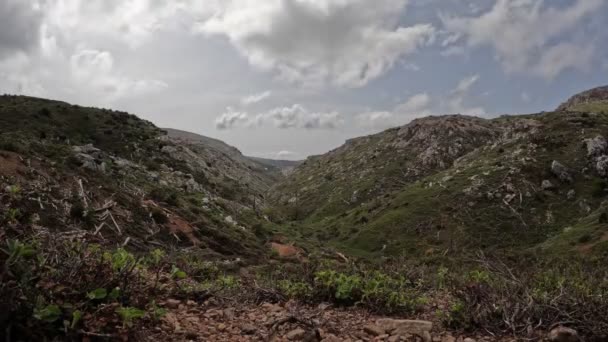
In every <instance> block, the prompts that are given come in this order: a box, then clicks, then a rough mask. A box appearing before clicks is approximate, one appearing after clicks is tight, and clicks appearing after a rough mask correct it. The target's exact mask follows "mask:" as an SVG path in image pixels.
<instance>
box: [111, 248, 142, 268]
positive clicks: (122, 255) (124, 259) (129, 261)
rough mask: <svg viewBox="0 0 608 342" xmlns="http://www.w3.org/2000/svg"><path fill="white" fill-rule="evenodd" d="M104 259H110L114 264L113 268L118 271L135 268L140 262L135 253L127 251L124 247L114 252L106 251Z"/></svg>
mask: <svg viewBox="0 0 608 342" xmlns="http://www.w3.org/2000/svg"><path fill="white" fill-rule="evenodd" d="M104 259H105V260H106V261H109V262H110V263H111V265H112V269H114V270H115V271H118V272H122V271H124V270H127V269H129V268H133V267H135V266H136V265H137V263H138V261H137V260H136V259H135V257H134V256H133V254H131V253H129V252H127V251H126V250H125V249H123V248H119V249H117V250H116V251H115V252H114V253H111V252H105V253H104Z"/></svg>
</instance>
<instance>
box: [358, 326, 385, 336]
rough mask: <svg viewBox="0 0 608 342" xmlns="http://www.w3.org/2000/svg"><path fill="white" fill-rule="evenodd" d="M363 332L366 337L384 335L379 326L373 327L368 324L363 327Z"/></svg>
mask: <svg viewBox="0 0 608 342" xmlns="http://www.w3.org/2000/svg"><path fill="white" fill-rule="evenodd" d="M363 331H365V333H367V334H368V335H372V336H380V335H383V334H384V333H386V331H385V330H384V329H382V328H380V327H379V326H377V325H374V324H368V325H366V326H364V327H363Z"/></svg>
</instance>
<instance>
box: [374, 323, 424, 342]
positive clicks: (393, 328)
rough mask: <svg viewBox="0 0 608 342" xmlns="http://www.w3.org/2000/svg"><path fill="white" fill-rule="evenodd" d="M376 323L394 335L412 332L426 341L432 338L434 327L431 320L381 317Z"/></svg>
mask: <svg viewBox="0 0 608 342" xmlns="http://www.w3.org/2000/svg"><path fill="white" fill-rule="evenodd" d="M376 325H377V326H378V327H380V328H382V329H384V331H386V332H388V333H390V334H393V335H403V336H404V335H408V334H411V335H417V336H419V337H422V339H423V340H424V341H425V342H427V341H428V342H431V340H432V339H431V334H430V331H431V330H432V329H433V323H432V322H429V321H422V320H408V319H392V318H380V319H378V320H377V321H376Z"/></svg>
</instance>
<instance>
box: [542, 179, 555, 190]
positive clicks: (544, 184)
mask: <svg viewBox="0 0 608 342" xmlns="http://www.w3.org/2000/svg"><path fill="white" fill-rule="evenodd" d="M540 187H541V189H543V190H553V189H555V185H553V183H551V181H550V180H548V179H545V180H544V181H543V182H542V183H541V185H540Z"/></svg>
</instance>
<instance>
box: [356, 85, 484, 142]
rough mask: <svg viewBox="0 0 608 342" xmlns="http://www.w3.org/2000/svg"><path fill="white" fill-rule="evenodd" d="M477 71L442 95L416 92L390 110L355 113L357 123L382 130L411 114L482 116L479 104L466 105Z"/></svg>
mask: <svg viewBox="0 0 608 342" xmlns="http://www.w3.org/2000/svg"><path fill="white" fill-rule="evenodd" d="M479 79H480V77H479V75H471V76H468V77H465V78H463V79H462V80H460V81H459V82H458V84H457V85H456V87H454V89H452V90H450V91H449V92H448V93H447V94H446V95H444V96H441V97H437V99H436V100H435V101H433V97H431V95H429V94H428V93H419V94H416V95H413V96H411V97H409V98H408V99H407V100H406V101H405V102H403V103H401V104H399V105H397V106H395V108H393V109H392V110H390V111H370V112H365V113H361V114H359V115H357V116H356V117H355V121H356V123H357V125H358V126H360V127H363V128H368V129H370V128H371V129H374V130H384V129H388V128H391V127H397V126H401V125H405V124H407V123H408V122H410V121H411V120H413V119H415V118H420V117H424V116H429V115H434V114H439V115H441V114H465V115H473V116H483V115H485V114H486V110H485V109H484V108H483V107H479V106H473V107H471V106H467V105H466V102H467V101H466V100H467V98H468V97H469V95H470V92H471V89H472V88H473V86H474V85H475V84H476V83H477V82H478V81H479Z"/></svg>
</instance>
